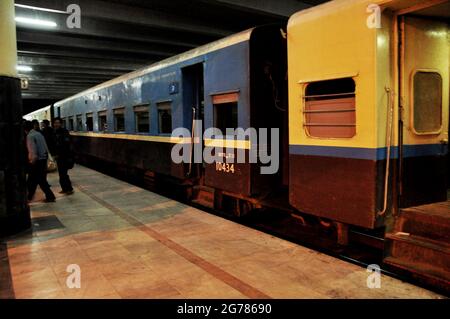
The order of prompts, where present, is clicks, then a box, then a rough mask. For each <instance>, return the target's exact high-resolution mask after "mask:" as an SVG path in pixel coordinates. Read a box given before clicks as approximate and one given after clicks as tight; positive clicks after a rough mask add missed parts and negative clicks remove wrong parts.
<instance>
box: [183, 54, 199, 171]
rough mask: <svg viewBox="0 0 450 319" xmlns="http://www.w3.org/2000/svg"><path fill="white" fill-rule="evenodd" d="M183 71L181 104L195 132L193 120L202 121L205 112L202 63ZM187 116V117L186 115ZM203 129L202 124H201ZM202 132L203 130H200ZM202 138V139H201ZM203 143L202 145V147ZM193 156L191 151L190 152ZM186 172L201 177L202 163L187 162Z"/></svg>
mask: <svg viewBox="0 0 450 319" xmlns="http://www.w3.org/2000/svg"><path fill="white" fill-rule="evenodd" d="M182 72H183V105H184V107H185V110H188V109H189V111H190V112H191V115H192V116H191V117H190V123H189V125H190V129H191V132H195V130H196V128H195V121H196V120H197V121H201V123H204V114H205V96H204V79H203V63H197V64H194V65H190V66H187V67H185V68H183V69H182ZM188 118H189V117H188ZM202 127H203V130H204V124H203V126H202ZM201 134H203V132H201ZM201 140H202V139H201ZM191 146H192V150H193V148H194V140H193V141H192V145H191ZM203 147H204V145H202V149H203ZM191 156H193V152H192V153H191ZM189 165H190V166H189V170H188V174H189V175H190V176H191V177H194V178H201V177H202V176H203V175H204V163H193V160H192V158H191V164H189Z"/></svg>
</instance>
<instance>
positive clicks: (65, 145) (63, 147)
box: [53, 117, 74, 195]
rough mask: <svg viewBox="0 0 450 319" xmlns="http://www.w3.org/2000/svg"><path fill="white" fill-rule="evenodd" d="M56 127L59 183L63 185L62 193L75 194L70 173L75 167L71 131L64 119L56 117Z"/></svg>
mask: <svg viewBox="0 0 450 319" xmlns="http://www.w3.org/2000/svg"><path fill="white" fill-rule="evenodd" d="M53 128H54V129H55V156H56V164H57V165H58V173H59V184H60V185H61V189H62V190H61V191H60V194H67V195H70V194H73V187H72V182H71V181H70V177H69V174H68V171H69V169H71V168H73V165H74V158H73V155H72V149H71V147H70V135H69V131H68V130H66V129H65V128H64V127H62V120H61V118H59V117H56V118H55V119H54V120H53Z"/></svg>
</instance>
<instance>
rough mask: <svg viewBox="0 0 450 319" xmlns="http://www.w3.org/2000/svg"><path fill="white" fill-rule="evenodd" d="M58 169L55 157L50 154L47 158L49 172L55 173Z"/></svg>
mask: <svg viewBox="0 0 450 319" xmlns="http://www.w3.org/2000/svg"><path fill="white" fill-rule="evenodd" d="M57 169H58V166H57V165H56V161H55V160H54V158H53V156H51V155H50V153H48V158H47V172H49V173H50V172H54V171H56V170H57Z"/></svg>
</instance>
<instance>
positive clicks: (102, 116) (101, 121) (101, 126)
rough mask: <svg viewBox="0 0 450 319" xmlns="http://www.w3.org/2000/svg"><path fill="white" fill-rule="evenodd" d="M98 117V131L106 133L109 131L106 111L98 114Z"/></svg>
mask: <svg viewBox="0 0 450 319" xmlns="http://www.w3.org/2000/svg"><path fill="white" fill-rule="evenodd" d="M97 116H98V130H99V131H100V132H104V131H107V130H108V124H107V121H106V111H101V112H98V113H97Z"/></svg>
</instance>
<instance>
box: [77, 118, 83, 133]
mask: <svg viewBox="0 0 450 319" xmlns="http://www.w3.org/2000/svg"><path fill="white" fill-rule="evenodd" d="M76 130H77V131H83V119H82V117H81V114H80V115H77V128H76Z"/></svg>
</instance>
